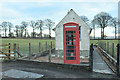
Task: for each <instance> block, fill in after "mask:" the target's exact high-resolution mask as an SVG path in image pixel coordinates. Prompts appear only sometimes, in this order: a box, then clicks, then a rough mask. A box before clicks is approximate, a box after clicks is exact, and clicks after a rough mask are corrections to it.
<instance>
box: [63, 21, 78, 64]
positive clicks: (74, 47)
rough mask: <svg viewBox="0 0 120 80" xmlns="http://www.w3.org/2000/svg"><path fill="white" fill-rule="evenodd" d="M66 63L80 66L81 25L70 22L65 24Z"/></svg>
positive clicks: (64, 48)
mask: <svg viewBox="0 0 120 80" xmlns="http://www.w3.org/2000/svg"><path fill="white" fill-rule="evenodd" d="M63 41H64V42H63V45H64V47H63V50H64V51H63V52H64V63H68V64H79V63H80V53H79V24H77V23H75V22H68V23H65V24H63Z"/></svg>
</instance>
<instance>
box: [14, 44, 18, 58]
mask: <svg viewBox="0 0 120 80" xmlns="http://www.w3.org/2000/svg"><path fill="white" fill-rule="evenodd" d="M14 59H15V60H16V59H17V57H16V44H14Z"/></svg>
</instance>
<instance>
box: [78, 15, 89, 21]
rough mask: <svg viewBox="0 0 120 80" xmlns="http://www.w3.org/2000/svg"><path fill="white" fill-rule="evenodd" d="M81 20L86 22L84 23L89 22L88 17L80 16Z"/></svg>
mask: <svg viewBox="0 0 120 80" xmlns="http://www.w3.org/2000/svg"><path fill="white" fill-rule="evenodd" d="M80 18H81V19H82V20H83V21H84V22H88V21H89V19H88V18H87V17H86V16H80Z"/></svg>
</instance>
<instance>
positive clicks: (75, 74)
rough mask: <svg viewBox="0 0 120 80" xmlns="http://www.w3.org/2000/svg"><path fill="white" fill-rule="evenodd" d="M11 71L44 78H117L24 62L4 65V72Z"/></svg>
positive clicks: (5, 63) (80, 70) (4, 63)
mask: <svg viewBox="0 0 120 80" xmlns="http://www.w3.org/2000/svg"><path fill="white" fill-rule="evenodd" d="M10 69H15V70H21V71H26V72H32V73H36V74H42V75H44V78H117V76H116V75H114V74H112V75H110V74H100V73H95V72H90V71H88V70H83V69H79V70H78V69H77V70H75V69H66V68H62V67H55V66H50V65H44V64H40V63H31V62H24V61H15V62H3V63H2V71H3V72H4V71H7V70H10ZM11 74H12V73H11ZM3 77H4V76H3ZM17 80H18V79H17Z"/></svg>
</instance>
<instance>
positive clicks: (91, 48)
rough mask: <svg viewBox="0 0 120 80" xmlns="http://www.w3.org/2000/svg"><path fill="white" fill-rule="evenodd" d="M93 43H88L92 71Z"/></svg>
mask: <svg viewBox="0 0 120 80" xmlns="http://www.w3.org/2000/svg"><path fill="white" fill-rule="evenodd" d="M93 50H94V49H93V43H92V44H91V45H90V71H93Z"/></svg>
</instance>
